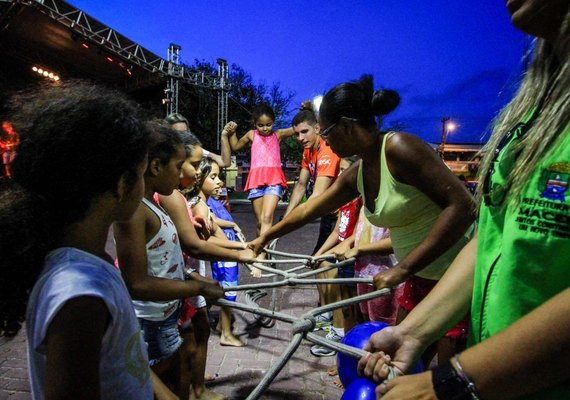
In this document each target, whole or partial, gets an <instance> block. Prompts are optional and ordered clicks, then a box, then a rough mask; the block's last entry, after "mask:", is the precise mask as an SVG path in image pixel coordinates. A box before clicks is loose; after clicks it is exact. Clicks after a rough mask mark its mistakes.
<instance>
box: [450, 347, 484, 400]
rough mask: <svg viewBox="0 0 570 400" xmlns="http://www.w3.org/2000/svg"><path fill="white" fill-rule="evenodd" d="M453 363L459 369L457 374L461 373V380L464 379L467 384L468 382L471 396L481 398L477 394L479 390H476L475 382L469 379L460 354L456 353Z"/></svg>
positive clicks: (477, 399)
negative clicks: (460, 360) (460, 359)
mask: <svg viewBox="0 0 570 400" xmlns="http://www.w3.org/2000/svg"><path fill="white" fill-rule="evenodd" d="M451 363H452V365H453V366H454V367H455V369H456V370H457V374H458V375H459V377H460V378H461V380H463V382H465V384H467V390H469V393H470V394H471V398H472V399H473V400H479V396H477V392H476V391H475V382H473V381H472V380H471V379H469V377H468V376H467V374H466V373H465V370H464V369H463V367H462V366H461V363H460V362H459V354H456V355H455V356H453V358H452V359H451Z"/></svg>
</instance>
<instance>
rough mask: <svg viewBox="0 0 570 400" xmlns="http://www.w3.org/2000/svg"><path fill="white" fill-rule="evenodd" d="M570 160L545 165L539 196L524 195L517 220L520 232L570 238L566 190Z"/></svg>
mask: <svg viewBox="0 0 570 400" xmlns="http://www.w3.org/2000/svg"><path fill="white" fill-rule="evenodd" d="M569 183H570V163H568V162H557V163H554V164H551V165H550V166H548V167H547V168H545V169H544V170H543V171H542V173H541V175H540V178H539V179H538V184H537V188H536V189H537V192H534V193H536V195H537V197H523V198H522V201H521V204H520V205H519V206H518V213H517V219H516V222H517V223H518V229H519V230H520V231H526V232H530V233H533V234H538V235H541V236H547V237H549V236H552V237H556V238H563V239H570V205H569V204H567V203H566V191H567V190H568V184H569Z"/></svg>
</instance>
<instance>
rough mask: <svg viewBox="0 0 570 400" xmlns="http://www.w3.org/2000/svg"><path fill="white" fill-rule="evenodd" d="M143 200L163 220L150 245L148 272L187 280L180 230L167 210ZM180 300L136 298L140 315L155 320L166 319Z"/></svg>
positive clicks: (148, 248)
mask: <svg viewBox="0 0 570 400" xmlns="http://www.w3.org/2000/svg"><path fill="white" fill-rule="evenodd" d="M143 203H144V204H145V205H146V206H147V207H148V208H150V209H151V211H152V212H154V213H155V214H156V216H157V217H158V219H159V220H160V229H159V230H158V232H157V233H156V235H154V237H153V238H151V239H150V240H149V241H148V243H147V244H146V254H147V259H148V267H147V271H148V274H149V275H150V276H155V277H159V278H165V279H179V280H183V279H184V275H183V274H184V258H183V256H182V249H181V248H180V241H179V240H178V232H177V231H176V227H175V226H174V223H173V222H172V220H171V219H170V217H169V216H168V214H167V213H166V212H164V211H163V210H162V209H160V208H159V207H157V206H156V205H154V204H153V203H152V202H150V201H148V200H147V199H144V198H143ZM179 303H180V300H178V299H177V300H171V301H156V302H154V301H138V300H137V301H133V304H134V306H135V311H136V313H137V317H139V318H144V319H148V320H152V321H162V320H164V319H166V318H168V317H169V316H171V315H172V313H174V311H176V310H177V308H178V306H179Z"/></svg>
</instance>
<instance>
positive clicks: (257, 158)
mask: <svg viewBox="0 0 570 400" xmlns="http://www.w3.org/2000/svg"><path fill="white" fill-rule="evenodd" d="M272 185H281V186H283V187H287V181H286V180H285V175H283V170H282V169H281V152H280V150H279V139H278V138H277V134H276V133H275V132H271V134H270V135H268V136H263V135H261V134H260V133H259V131H258V130H257V129H256V130H254V131H253V143H252V144H251V165H250V169H249V175H248V177H247V182H246V184H245V190H249V189H254V188H258V187H261V186H272Z"/></svg>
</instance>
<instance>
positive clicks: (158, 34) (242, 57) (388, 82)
mask: <svg viewBox="0 0 570 400" xmlns="http://www.w3.org/2000/svg"><path fill="white" fill-rule="evenodd" d="M70 2H71V3H72V4H73V5H74V6H76V7H77V8H79V9H82V10H84V11H85V12H87V13H88V14H89V15H91V16H92V17H95V18H97V19H99V20H100V21H102V22H103V23H105V24H107V25H109V26H110V27H112V28H114V29H116V30H117V31H118V32H120V33H122V34H123V35H125V36H127V37H128V38H130V39H131V40H134V41H136V42H137V43H139V44H140V45H142V46H143V47H146V48H147V49H149V50H151V51H153V52H154V53H156V54H158V55H160V56H163V57H165V58H166V55H167V49H168V45H169V44H170V43H171V42H173V43H176V44H179V45H181V46H182V51H181V58H182V60H183V62H186V63H190V64H191V63H193V61H194V59H204V60H206V61H212V62H213V61H215V60H216V58H219V57H221V58H225V59H227V60H228V62H229V63H230V64H231V63H236V64H238V65H239V66H241V67H242V68H244V69H245V70H246V71H248V72H249V73H250V74H251V75H252V77H253V78H254V80H255V81H259V82H265V83H267V84H271V83H273V82H279V83H280V85H281V87H282V88H283V89H286V90H291V91H294V92H295V93H296V96H295V99H294V104H292V107H296V106H297V105H298V104H300V102H301V101H302V100H304V99H308V98H311V97H314V96H316V95H318V94H322V93H324V92H326V90H328V89H330V88H331V87H333V86H334V85H336V84H337V83H340V82H344V81H347V80H353V79H357V78H359V77H360V76H361V75H362V74H364V73H370V74H373V76H374V79H375V85H376V87H377V88H380V87H386V88H390V89H394V90H397V91H398V92H399V93H400V95H401V97H402V102H401V104H400V106H399V107H398V109H397V110H396V111H394V112H393V113H392V114H390V115H389V117H388V118H386V122H387V123H390V122H395V121H397V122H400V123H402V124H404V126H405V130H406V131H408V132H411V133H414V134H417V135H419V136H420V137H422V138H423V139H424V140H427V141H431V142H436V143H437V142H439V140H440V136H441V118H442V117H444V116H450V117H451V118H452V119H453V120H454V121H455V122H456V123H457V124H458V128H457V130H456V131H455V132H453V134H451V135H450V137H449V138H448V142H452V143H453V142H481V141H484V140H485V139H487V137H488V135H485V136H484V134H485V133H486V132H487V130H488V127H489V123H490V122H491V120H492V119H493V117H494V116H495V115H496V113H497V112H498V110H499V109H500V108H501V107H502V106H503V105H504V104H505V102H506V101H507V100H508V99H509V98H510V97H511V95H512V94H513V91H514V90H515V89H516V86H517V84H518V82H519V80H520V74H521V68H522V63H521V59H522V55H523V51H524V48H525V43H526V41H527V39H526V38H525V36H524V35H523V34H522V33H520V32H518V31H517V30H515V29H514V28H513V27H512V26H511V23H510V18H509V15H508V13H507V11H506V8H505V2H504V1H503V0H477V1H469V0H370V1H352V2H347V1H340V0H328V1H312V0H304V1H300V0H291V1H279V0H273V1H266V0H255V1H254V0H218V1H215V2H214V1H204V0H202V1H194V0H192V1H190V0H170V1H168V2H165V1H141V0H138V1H134V0H106V1H90V0H71V1H70ZM230 118H231V116H230Z"/></svg>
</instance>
